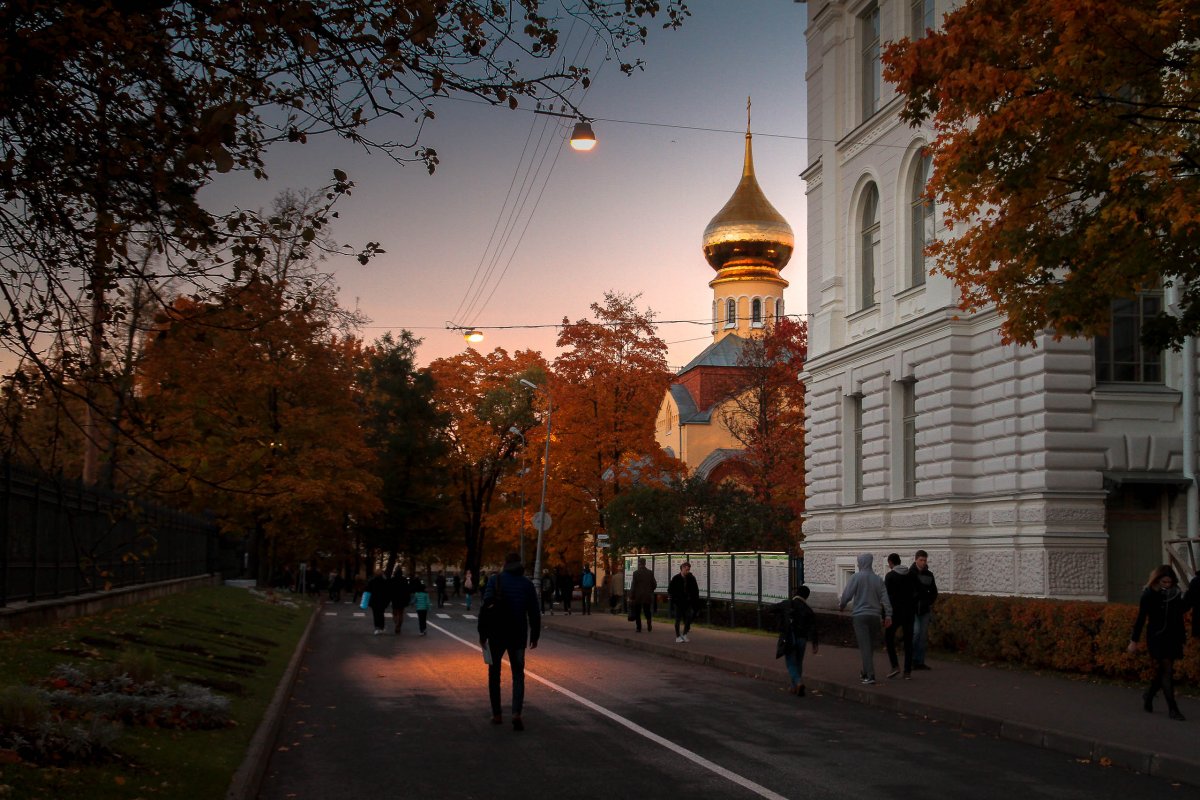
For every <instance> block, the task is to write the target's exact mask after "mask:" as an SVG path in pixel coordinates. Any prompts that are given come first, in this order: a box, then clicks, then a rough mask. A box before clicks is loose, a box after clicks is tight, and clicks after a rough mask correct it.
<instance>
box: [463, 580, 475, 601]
mask: <svg viewBox="0 0 1200 800" xmlns="http://www.w3.org/2000/svg"><path fill="white" fill-rule="evenodd" d="M463 594H464V595H465V596H466V598H467V611H470V610H471V598H472V597H474V596H475V578H474V577H473V576H472V575H471V570H467V571H466V574H464V575H463Z"/></svg>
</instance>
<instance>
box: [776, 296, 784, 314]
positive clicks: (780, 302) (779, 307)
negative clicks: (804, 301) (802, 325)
mask: <svg viewBox="0 0 1200 800" xmlns="http://www.w3.org/2000/svg"><path fill="white" fill-rule="evenodd" d="M775 318H776V319H783V298H780V299H779V300H776V301H775Z"/></svg>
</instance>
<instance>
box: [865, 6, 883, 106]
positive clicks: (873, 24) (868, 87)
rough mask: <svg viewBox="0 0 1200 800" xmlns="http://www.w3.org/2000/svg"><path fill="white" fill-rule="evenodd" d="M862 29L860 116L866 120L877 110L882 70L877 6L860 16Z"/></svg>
mask: <svg viewBox="0 0 1200 800" xmlns="http://www.w3.org/2000/svg"><path fill="white" fill-rule="evenodd" d="M859 28H860V29H861V31H862V43H863V44H862V52H861V57H862V61H861V67H862V118H863V121H866V120H868V119H870V118H871V116H872V115H873V114H874V113H875V112H876V111H878V110H879V87H880V84H881V83H882V72H881V68H880V62H879V6H877V5H872V6H871V7H870V8H869V9H867V11H866V13H864V14H863V15H862V16H861V17H859Z"/></svg>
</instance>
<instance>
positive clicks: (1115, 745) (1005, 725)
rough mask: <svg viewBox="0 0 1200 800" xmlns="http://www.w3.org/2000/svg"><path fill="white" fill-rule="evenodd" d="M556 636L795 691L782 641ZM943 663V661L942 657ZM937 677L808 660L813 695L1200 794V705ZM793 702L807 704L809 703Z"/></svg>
mask: <svg viewBox="0 0 1200 800" xmlns="http://www.w3.org/2000/svg"><path fill="white" fill-rule="evenodd" d="M543 624H544V625H545V627H546V628H547V629H548V630H553V631H561V632H564V633H570V634H575V635H579V636H589V637H591V638H593V639H596V640H598V641H603V642H610V643H612V644H615V645H620V646H624V647H632V648H636V649H639V650H644V651H647V652H653V653H658V654H661V655H665V656H671V657H674V658H681V659H685V660H688V661H694V662H696V663H698V664H705V665H708V666H713V667H717V668H719V669H726V670H729V671H731V672H738V673H744V674H747V675H752V676H754V677H759V678H763V679H767V680H774V681H779V682H780V684H781V686H782V685H786V684H787V683H788V677H787V669H786V667H785V666H784V663H783V659H778V660H776V659H775V657H774V656H775V638H774V637H773V636H759V635H754V634H749V633H736V632H732V631H728V630H724V629H720V628H692V632H691V634H690V635H689V638H690V639H691V641H690V642H689V643H687V644H676V642H675V632H674V629H673V627H672V626H671V624H670V623H669V622H668V621H666V620H665V619H663V620H656V622H655V625H654V630H653V632H643V633H636V632H635V630H634V626H633V623H632V622H628V621H626V619H625V617H624V616H623V615H621V614H617V615H611V614H608V613H607V612H599V611H597V612H596V613H594V614H591V615H587V616H585V615H583V614H580V613H574V614H571V615H569V616H568V615H566V614H563V613H562V612H557V613H555V614H554V615H553V616H546V617H544V618H543ZM934 655H936V654H934ZM875 663H876V671H877V673H878V674H879V675H880V676H883V675H886V674H887V673H888V671H889V670H888V663H887V655H886V654H885V653H883V652H882V651H880V652H878V653H877V654H876V662H875ZM928 663H929V666H930V670H929V671H921V672H914V673H913V678H912V680H908V681H906V680H901V679H895V680H888V679H886V678H881V679H880V681H879V683H878V684H876V685H875V686H862V685H861V684H860V683H859V679H858V672H859V669H860V667H861V662H860V658H859V654H858V650H857V649H855V648H847V647H828V646H826V647H822V648H821V652H820V654H819V655H816V656H814V655H813V654H812V651H811V649H810V650H809V652H808V653H807V654H806V655H805V658H804V682H805V685H806V686H807V687H808V689H809V691H818V692H825V693H827V694H832V695H836V696H838V697H843V698H845V699H846V700H851V701H855V702H859V703H866V704H867V705H874V706H878V707H880V708H882V709H887V710H890V711H896V712H899V713H902V714H912V715H917V716H922V717H927V718H930V719H934V720H939V721H943V722H945V723H946V724H947V725H953V726H956V727H961V728H963V729H965V730H969V731H972V732H978V733H981V734H987V735H992V736H999V737H1000V738H1003V739H1010V740H1015V741H1020V742H1026V743H1028V744H1031V745H1034V746H1036V747H1045V748H1048V749H1051V750H1056V751H1059V752H1063V753H1067V754H1069V755H1072V756H1074V757H1076V758H1080V759H1092V760H1096V761H1100V762H1101V763H1109V762H1111V763H1112V764H1114V765H1117V766H1122V767H1126V768H1129V769H1133V770H1137V771H1138V772H1144V773H1149V774H1152V775H1157V776H1160V777H1163V778H1166V779H1168V780H1172V781H1179V782H1181V783H1186V784H1191V785H1200V735H1198V734H1197V726H1200V701H1197V700H1194V699H1191V698H1181V699H1180V704H1179V705H1180V710H1181V711H1182V712H1183V713H1184V715H1185V716H1187V718H1188V721H1187V722H1177V721H1174V720H1170V719H1168V718H1167V710H1166V704H1165V703H1164V702H1163V700H1162V696H1161V695H1159V698H1158V700H1157V702H1156V703H1155V713H1154V714H1147V713H1145V712H1144V711H1143V710H1142V698H1141V692H1140V691H1139V690H1138V689H1132V688H1125V687H1120V686H1112V685H1107V684H1102V683H1092V682H1089V681H1086V680H1076V679H1072V678H1067V677H1060V676H1057V675H1046V674H1035V673H1030V672H1024V671H1020V670H1012V669H1002V668H996V667H991V666H989V665H986V664H981V665H975V664H967V663H962V662H958V661H939V660H936V659H935V658H930V659H928ZM788 699H789V700H791V701H792V702H800V703H802V702H804V700H803V699H802V698H797V699H795V700H792V698H790V697H789V698H788Z"/></svg>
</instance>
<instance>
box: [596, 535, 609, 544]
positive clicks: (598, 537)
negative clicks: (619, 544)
mask: <svg viewBox="0 0 1200 800" xmlns="http://www.w3.org/2000/svg"><path fill="white" fill-rule="evenodd" d="M596 541H597V542H607V541H608V534H607V533H597V534H596Z"/></svg>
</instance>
